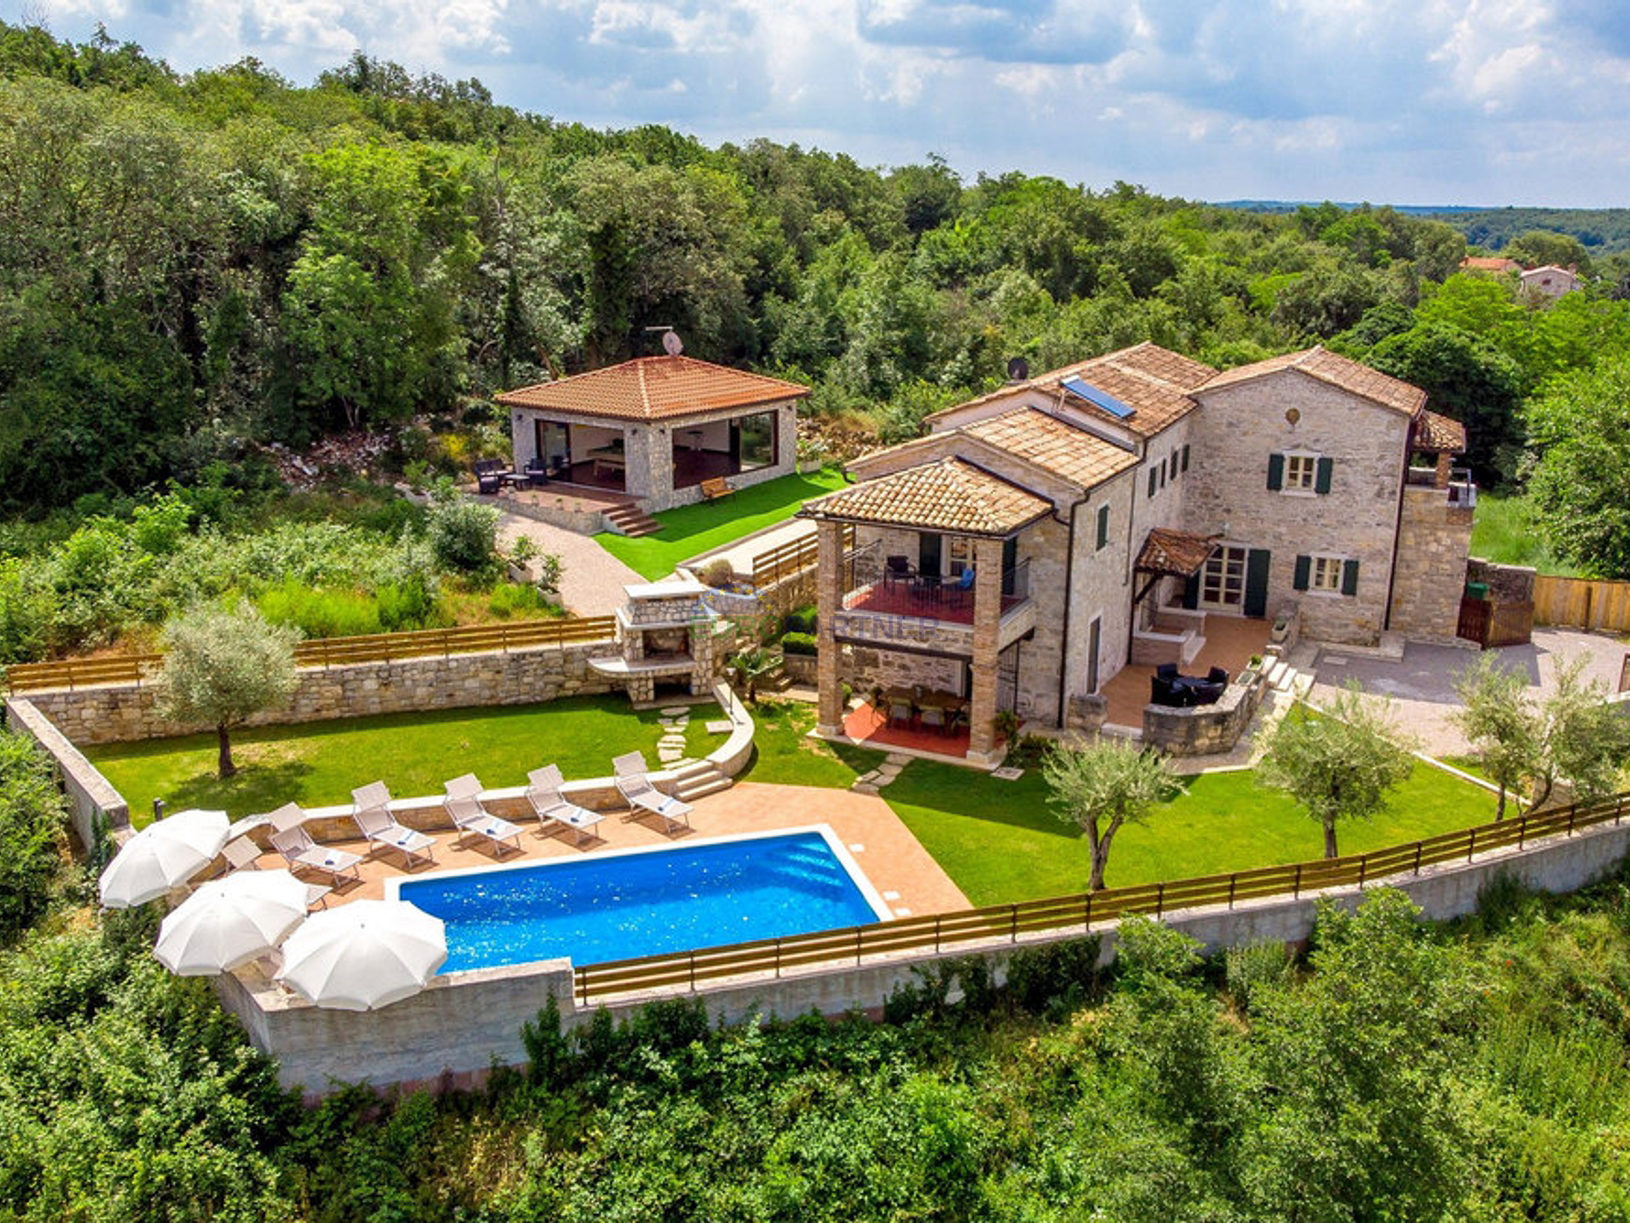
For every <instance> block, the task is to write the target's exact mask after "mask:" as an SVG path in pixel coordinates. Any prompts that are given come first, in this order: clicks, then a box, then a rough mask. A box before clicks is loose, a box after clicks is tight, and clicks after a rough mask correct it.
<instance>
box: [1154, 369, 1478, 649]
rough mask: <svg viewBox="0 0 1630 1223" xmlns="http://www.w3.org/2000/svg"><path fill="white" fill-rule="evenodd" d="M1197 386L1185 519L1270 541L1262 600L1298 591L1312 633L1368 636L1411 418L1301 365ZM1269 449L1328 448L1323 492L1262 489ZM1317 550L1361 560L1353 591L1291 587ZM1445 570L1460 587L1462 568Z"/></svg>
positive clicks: (1198, 526) (1371, 636) (1379, 610)
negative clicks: (1300, 565)
mask: <svg viewBox="0 0 1630 1223" xmlns="http://www.w3.org/2000/svg"><path fill="white" fill-rule="evenodd" d="M1196 397H1197V398H1199V399H1200V400H1201V407H1200V411H1199V412H1198V413H1196V414H1194V419H1195V425H1194V440H1193V446H1194V449H1193V465H1192V468H1191V471H1190V478H1191V481H1192V482H1191V483H1190V485H1189V486H1188V488H1187V489H1186V490H1185V496H1186V498H1187V505H1186V516H1185V522H1184V525H1185V527H1186V528H1187V529H1188V530H1191V531H1197V532H1200V533H1203V534H1210V533H1212V532H1217V533H1220V534H1224V535H1226V536H1227V538H1228V541H1229V542H1230V543H1236V544H1241V545H1244V546H1246V547H1251V548H1266V549H1268V550H1269V551H1270V552H1271V553H1272V558H1271V562H1270V566H1269V574H1268V610H1269V611H1270V612H1272V611H1273V609H1274V608H1276V607H1277V606H1278V605H1279V604H1280V602H1281V601H1283V600H1285V599H1295V600H1297V601H1298V602H1299V603H1300V604H1301V609H1302V631H1303V632H1304V633H1306V634H1307V635H1308V636H1309V637H1312V638H1315V639H1318V640H1323V641H1339V642H1347V643H1350V644H1354V645H1373V644H1374V643H1375V642H1376V641H1377V640H1379V637H1380V633H1381V629H1382V626H1383V624H1384V621H1385V619H1386V612H1387V606H1388V603H1387V598H1388V587H1389V584H1390V583H1389V577H1390V574H1391V571H1392V565H1393V542H1394V537H1395V532H1396V528H1397V522H1398V512H1399V496H1400V490H1401V488H1402V483H1403V473H1404V463H1405V459H1406V446H1407V444H1408V434H1409V418H1408V417H1407V416H1406V415H1405V414H1404V413H1402V412H1398V411H1394V410H1392V409H1390V408H1384V407H1381V406H1380V405H1378V404H1374V403H1371V402H1370V401H1369V400H1366V399H1361V398H1360V397H1358V396H1356V395H1353V394H1350V393H1349V392H1346V391H1343V390H1340V389H1338V388H1336V387H1332V386H1330V385H1328V384H1326V383H1323V382H1320V381H1318V380H1316V379H1314V378H1312V377H1309V376H1307V375H1305V374H1303V373H1301V372H1299V371H1296V370H1282V371H1280V372H1278V373H1275V374H1269V375H1265V376H1263V377H1261V378H1257V379H1253V380H1251V381H1249V382H1243V383H1238V384H1234V385H1231V386H1224V387H1221V388H1218V389H1216V390H1211V391H1204V390H1203V391H1200V392H1198V393H1197V396H1196ZM1291 409H1295V414H1296V416H1297V419H1296V421H1295V422H1294V423H1292V422H1291V421H1290V420H1288V419H1287V413H1289V412H1290V410H1291ZM1275 453H1278V454H1284V453H1301V454H1311V455H1316V456H1323V457H1328V458H1331V459H1333V460H1334V469H1333V479H1332V483H1331V487H1330V491H1329V492H1328V493H1325V494H1322V495H1321V494H1318V493H1311V492H1286V491H1271V490H1269V489H1268V487H1267V476H1268V456H1269V455H1271V454H1275ZM1225 528H1226V529H1225ZM1314 554H1320V555H1330V556H1338V557H1345V558H1350V559H1353V560H1357V561H1358V562H1359V578H1358V593H1357V594H1356V595H1343V594H1339V593H1334V592H1319V591H1302V592H1298V591H1296V590H1295V589H1294V586H1293V576H1294V570H1295V563H1296V557H1297V556H1298V555H1314ZM1444 580H1445V581H1446V582H1448V583H1449V584H1450V585H1451V586H1453V587H1455V588H1456V589H1457V590H1458V588H1459V584H1460V581H1461V571H1460V569H1459V568H1458V567H1457V568H1456V569H1455V570H1454V572H1452V573H1448V574H1445V575H1444Z"/></svg>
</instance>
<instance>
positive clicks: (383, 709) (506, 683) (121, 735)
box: [29, 638, 621, 746]
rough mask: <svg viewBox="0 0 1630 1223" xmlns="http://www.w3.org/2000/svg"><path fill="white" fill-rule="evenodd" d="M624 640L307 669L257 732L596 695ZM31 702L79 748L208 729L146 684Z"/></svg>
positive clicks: (49, 694) (55, 693)
mask: <svg viewBox="0 0 1630 1223" xmlns="http://www.w3.org/2000/svg"><path fill="white" fill-rule="evenodd" d="M616 655H617V643H616V642H615V641H613V640H612V639H610V638H607V639H606V640H604V641H593V642H584V643H579V644H573V645H566V646H537V647H531V648H526V649H514V650H510V651H508V652H507V653H487V654H453V655H451V656H448V657H444V658H406V659H398V660H395V661H391V662H368V663H354V664H351V665H348V666H336V667H327V668H324V667H303V668H301V670H300V679H299V685H298V686H297V687H296V689H295V693H294V696H293V698H292V699H291V700H290V702H289V704H288V705H287V706H285V707H284V708H282V709H276V710H272V711H269V712H267V713H262V714H257V715H256V716H255V717H253V718H251V719H250V720H249V725H251V726H266V725H283V724H287V723H298V722H318V721H322V720H325V719H328V718H355V717H363V716H365V715H368V714H378V713H403V712H411V711H415V710H422V709H453V708H462V707H469V706H479V705H525V704H531V703H533V702H536V701H552V700H557V699H559V698H560V697H567V696H589V695H593V694H596V693H602V692H611V691H614V690H616V689H618V688H620V687H621V685H619V684H617V683H616V682H614V681H612V680H611V679H609V678H607V677H606V676H604V675H601V674H599V673H598V672H596V671H594V670H593V669H591V668H590V667H589V659H591V658H606V657H615V656H616ZM29 700H30V701H32V702H33V704H34V705H35V706H36V707H37V708H38V709H39V711H40V712H41V713H43V714H44V715H45V716H46V717H47V718H49V719H50V720H51V722H52V723H54V724H55V726H56V727H57V729H58V730H60V731H61V732H62V733H63V734H64V735H66V736H67V737H68V739H70V740H71V741H72V742H74V743H77V744H80V745H82V746H89V745H92V744H97V743H122V742H128V741H131V740H136V739H156V738H161V737H164V736H167V735H179V734H190V733H194V732H197V731H201V730H208V729H210V728H209V727H207V726H177V725H175V724H173V723H170V722H165V721H164V720H163V719H161V718H160V717H159V716H158V713H157V711H156V710H155V709H154V704H153V701H154V698H153V689H152V687H151V685H145V684H111V685H107V686H104V687H93V688H75V689H73V690H72V691H69V690H68V689H65V688H64V689H55V690H49V691H39V692H33V693H31V694H30V695H29Z"/></svg>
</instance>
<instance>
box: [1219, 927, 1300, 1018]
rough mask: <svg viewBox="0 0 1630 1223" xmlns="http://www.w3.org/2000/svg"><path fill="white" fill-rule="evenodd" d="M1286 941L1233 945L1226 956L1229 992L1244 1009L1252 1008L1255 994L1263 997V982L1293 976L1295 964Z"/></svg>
mask: <svg viewBox="0 0 1630 1223" xmlns="http://www.w3.org/2000/svg"><path fill="white" fill-rule="evenodd" d="M1294 963H1295V962H1294V961H1293V960H1292V959H1291V955H1290V952H1289V951H1287V950H1286V949H1285V945H1284V944H1283V943H1280V942H1276V941H1274V940H1271V939H1269V940H1264V941H1262V942H1256V943H1246V944H1245V945H1244V946H1242V947H1230V948H1229V949H1228V951H1227V953H1226V954H1225V955H1224V957H1223V964H1224V972H1225V974H1226V977H1227V982H1228V992H1229V993H1231V994H1233V995H1234V1001H1235V1002H1236V1003H1238V1005H1239V1008H1240V1009H1241V1010H1242V1011H1249V1010H1250V1009H1251V1005H1252V998H1253V997H1255V998H1256V999H1257V1000H1258V1001H1260V1000H1261V994H1260V991H1261V989H1262V987H1263V986H1264V985H1278V984H1281V983H1283V982H1285V981H1287V980H1289V979H1290V974H1291V969H1292V967H1293V965H1294Z"/></svg>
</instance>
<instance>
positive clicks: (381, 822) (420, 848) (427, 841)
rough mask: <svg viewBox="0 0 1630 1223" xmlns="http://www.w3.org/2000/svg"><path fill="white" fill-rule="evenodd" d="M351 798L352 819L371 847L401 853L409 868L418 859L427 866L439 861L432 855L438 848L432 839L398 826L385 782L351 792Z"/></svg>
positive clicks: (374, 783)
mask: <svg viewBox="0 0 1630 1223" xmlns="http://www.w3.org/2000/svg"><path fill="white" fill-rule="evenodd" d="M351 798H352V800H353V801H354V802H355V803H356V810H354V811H352V812H351V819H352V820H353V821H355V823H356V826H357V831H358V832H360V833H361V834H362V835H363V836H364V837H365V838H367V840H368V843H369V844H370V845H377V846H384V847H386V848H389V849H398V850H401V851H402V857H403V858H404V859H405V860H406V862H407V864H408V865H409V866H410V867H411V866H412V865H413V860H414V859H415V858H423V859H424V860H425V861H426V862H434V861H435V860H436V855H435V854H434V853H433V852H432V847H433V846H434V845H435V844H436V842H435V841H434V840H433V839H431V838H430V837H428V836H426V835H425V834H424V833H422V832H415V831H414V830H413V829H411V828H404V827H403V826H402V825H401V824H398V823H397V822H396V817H395V816H394V815H392V814H391V807H390V803H391V792H390V791H389V790H387V789H386V788H385V783H384V782H382V781H376V782H373V783H371V784H369V785H366V786H363V787H362V788H361V789H358V790H352V791H351Z"/></svg>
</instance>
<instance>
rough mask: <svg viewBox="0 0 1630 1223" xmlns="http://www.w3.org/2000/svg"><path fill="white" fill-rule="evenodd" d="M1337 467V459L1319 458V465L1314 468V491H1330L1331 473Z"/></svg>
mask: <svg viewBox="0 0 1630 1223" xmlns="http://www.w3.org/2000/svg"><path fill="white" fill-rule="evenodd" d="M1335 469H1336V461H1335V460H1334V459H1320V460H1319V462H1318V465H1317V466H1316V467H1315V468H1314V470H1313V491H1314V492H1316V493H1327V492H1329V491H1330V473H1331V472H1333V471H1335Z"/></svg>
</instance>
